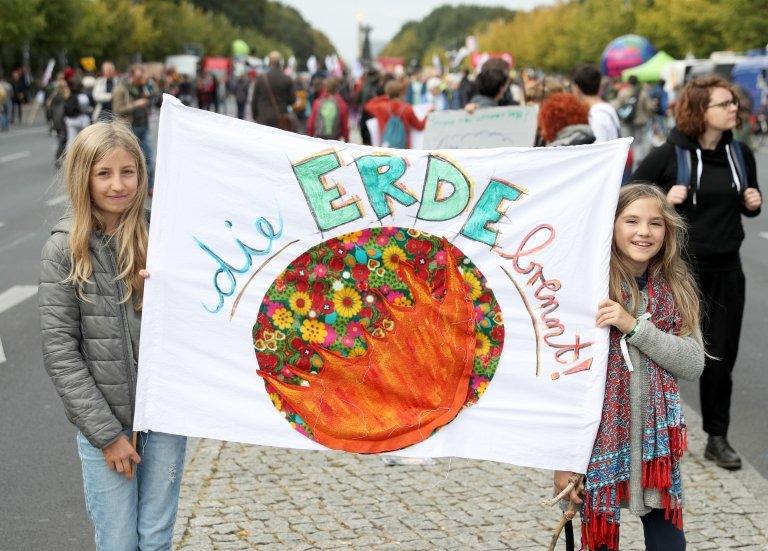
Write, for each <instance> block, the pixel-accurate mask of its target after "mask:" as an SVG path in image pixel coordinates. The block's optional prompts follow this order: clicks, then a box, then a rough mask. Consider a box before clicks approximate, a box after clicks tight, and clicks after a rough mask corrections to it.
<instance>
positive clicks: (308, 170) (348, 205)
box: [293, 152, 363, 231]
mask: <svg viewBox="0 0 768 551" xmlns="http://www.w3.org/2000/svg"><path fill="white" fill-rule="evenodd" d="M340 166H341V163H340V162H339V158H338V156H337V155H336V153H335V152H330V153H323V154H321V155H316V156H315V157H310V158H309V159H307V160H306V161H302V162H300V163H299V164H296V165H293V172H294V174H296V179H298V181H299V185H300V186H301V190H302V191H303V192H304V196H305V197H306V198H307V203H308V204H309V210H310V211H312V216H314V217H315V222H316V223H317V227H318V228H320V231H326V230H330V229H331V228H335V227H337V226H341V225H342V224H346V223H347V222H352V221H353V220H357V219H358V218H362V216H363V213H362V212H360V207H359V206H358V205H357V199H356V198H353V199H348V200H346V201H345V202H343V203H342V204H341V205H339V206H336V207H334V206H333V205H332V204H331V203H333V201H335V200H337V199H339V198H340V197H341V193H339V188H338V187H337V186H335V185H328V183H327V182H326V180H325V175H326V174H328V173H329V172H332V171H334V170H336V169H337V168H339V167H340Z"/></svg>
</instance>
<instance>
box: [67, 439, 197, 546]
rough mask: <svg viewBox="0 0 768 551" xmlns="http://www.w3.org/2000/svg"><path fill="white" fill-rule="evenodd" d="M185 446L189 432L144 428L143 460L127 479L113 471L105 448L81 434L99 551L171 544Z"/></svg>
mask: <svg viewBox="0 0 768 551" xmlns="http://www.w3.org/2000/svg"><path fill="white" fill-rule="evenodd" d="M127 435H128V437H129V438H130V433H128V434H127ZM186 447H187V438H186V437H185V436H176V435H173V434H165V433H162V432H147V433H144V432H142V433H139V438H138V442H137V451H138V452H139V455H140V456H141V463H139V464H138V465H137V466H136V476H135V477H134V478H133V480H128V479H127V478H126V477H125V476H123V475H122V474H120V473H117V472H116V471H112V470H110V469H109V468H108V467H107V463H106V461H105V460H104V454H103V453H102V451H101V450H100V449H98V448H94V447H93V446H91V444H90V443H89V442H88V440H86V439H85V437H84V436H83V435H82V434H81V433H79V432H78V433H77V451H78V454H79V455H80V461H81V463H82V466H83V490H84V493H85V506H86V509H87V510H88V517H89V518H90V519H91V523H92V524H93V528H94V531H95V535H96V549H97V550H98V551H136V550H137V549H141V551H149V550H165V549H171V543H172V541H173V524H174V522H175V521H176V510H177V508H178V505H179V490H180V489H181V474H182V471H183V470H184V452H185V450H186Z"/></svg>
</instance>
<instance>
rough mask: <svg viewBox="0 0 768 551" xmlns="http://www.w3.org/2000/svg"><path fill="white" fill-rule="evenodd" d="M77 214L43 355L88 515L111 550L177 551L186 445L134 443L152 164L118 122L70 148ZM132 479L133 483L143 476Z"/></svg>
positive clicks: (176, 441) (64, 248)
mask: <svg viewBox="0 0 768 551" xmlns="http://www.w3.org/2000/svg"><path fill="white" fill-rule="evenodd" d="M64 179H65V183H66V187H67V192H68V194H69V199H70V203H71V208H70V210H69V212H68V213H67V214H66V215H65V216H64V217H63V218H62V219H61V220H60V221H59V222H58V223H57V224H56V226H55V227H54V228H53V230H52V231H51V237H50V238H49V239H48V241H47V243H46V244H45V247H44V248H43V252H42V260H41V272H40V287H39V295H38V296H39V302H40V320H41V329H42V342H43V358H44V363H45V367H46V370H47V371H48V373H49V375H50V376H51V379H52V381H53V384H54V386H55V387H56V390H57V392H58V393H59V395H60V396H61V399H62V401H63V404H64V410H65V412H66V415H67V418H68V419H69V420H70V421H71V422H72V423H73V424H74V425H75V426H76V428H77V430H78V433H77V437H76V440H77V448H78V453H79V455H80V460H81V463H82V469H83V488H84V494H85V504H86V508H87V510H88V515H89V517H90V519H91V522H92V523H93V526H94V531H95V539H96V547H97V549H98V550H99V551H103V550H109V551H112V550H126V551H127V550H132V551H135V550H136V549H142V550H144V549H170V546H171V541H172V534H173V524H174V521H175V517H176V509H177V504H178V495H179V488H180V482H181V472H182V469H183V462H184V451H185V447H186V439H185V438H184V437H181V436H175V435H169V434H162V433H154V432H147V433H141V434H140V435H139V439H138V445H137V448H136V449H134V447H133V446H132V444H131V439H130V435H131V425H132V422H133V411H134V404H135V395H136V377H137V359H138V350H139V333H140V329H141V305H142V295H143V278H144V277H148V274H147V273H146V272H145V271H144V270H143V267H144V265H145V264H146V256H147V216H146V213H145V209H144V202H145V200H146V197H147V167H146V163H145V160H144V156H143V155H142V152H141V147H140V145H139V142H138V141H137V140H136V137H135V136H134V135H133V133H132V132H131V130H130V128H128V127H127V126H126V125H125V124H124V123H122V122H119V121H113V122H98V123H96V124H93V125H91V126H89V127H88V128H86V129H84V130H83V131H82V132H81V133H79V134H78V135H77V137H76V138H75V140H74V141H73V143H72V144H71V145H70V146H69V148H68V149H67V152H66V158H65V160H64ZM134 474H135V476H134Z"/></svg>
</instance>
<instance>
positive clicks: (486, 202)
mask: <svg viewBox="0 0 768 551" xmlns="http://www.w3.org/2000/svg"><path fill="white" fill-rule="evenodd" d="M520 194H521V192H520V190H519V189H517V188H514V187H512V185H510V184H509V183H508V182H504V181H503V180H491V181H490V182H489V183H488V187H487V188H485V191H484V192H483V194H482V195H481V196H480V199H478V200H477V204H476V205H475V208H473V209H472V213H471V214H470V215H469V218H468V219H467V223H466V224H464V227H463V228H462V229H461V234H462V235H464V236H465V237H468V238H469V239H472V240H474V241H480V242H481V243H485V244H486V245H490V246H491V247H493V246H494V245H496V238H497V236H498V232H496V231H494V230H490V229H488V224H495V223H496V222H498V221H499V219H501V215H502V214H504V211H506V208H505V209H504V211H499V206H500V204H501V202H502V201H503V200H505V199H506V200H508V201H515V200H517V198H518V197H520Z"/></svg>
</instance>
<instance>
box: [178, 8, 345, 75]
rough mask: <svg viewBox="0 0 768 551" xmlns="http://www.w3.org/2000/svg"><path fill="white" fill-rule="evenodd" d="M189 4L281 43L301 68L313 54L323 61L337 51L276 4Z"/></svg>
mask: <svg viewBox="0 0 768 551" xmlns="http://www.w3.org/2000/svg"><path fill="white" fill-rule="evenodd" d="M192 3H194V4H195V5H197V6H199V7H201V8H203V9H205V10H206V11H210V12H218V13H222V14H224V15H225V16H227V18H229V20H230V21H236V22H237V23H238V24H240V25H243V26H244V27H251V28H254V29H258V30H259V32H260V33H262V34H263V35H264V37H265V38H266V39H267V40H271V41H274V42H282V43H284V44H285V45H286V46H287V47H288V48H289V49H290V51H291V52H292V53H293V55H295V56H296V58H297V60H298V61H299V63H300V64H303V63H305V62H306V60H307V58H308V57H309V56H311V55H313V54H314V55H316V56H317V57H319V58H321V59H322V58H323V57H325V56H326V55H330V54H332V53H334V52H335V51H336V49H335V48H334V47H333V45H332V44H331V42H330V40H328V37H327V36H325V35H324V34H323V33H321V32H320V31H318V30H317V29H313V28H312V26H311V25H310V24H309V23H307V22H306V21H305V20H304V18H303V17H302V16H301V14H300V13H299V12H298V11H296V10H295V9H294V8H292V7H289V6H284V5H283V4H280V3H279V2H268V1H267V0H229V1H227V2H220V1H217V0H192ZM246 42H247V41H246ZM249 44H250V43H249Z"/></svg>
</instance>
